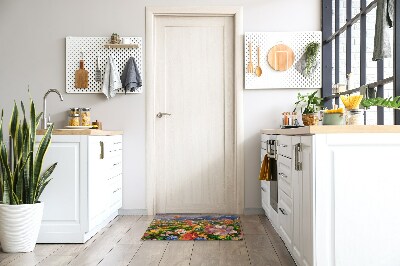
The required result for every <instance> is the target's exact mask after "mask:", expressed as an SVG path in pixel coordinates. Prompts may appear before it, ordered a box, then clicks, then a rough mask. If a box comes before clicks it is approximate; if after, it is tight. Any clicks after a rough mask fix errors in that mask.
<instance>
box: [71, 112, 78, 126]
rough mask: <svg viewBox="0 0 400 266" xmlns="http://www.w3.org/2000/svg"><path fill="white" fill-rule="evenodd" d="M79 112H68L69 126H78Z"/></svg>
mask: <svg viewBox="0 0 400 266" xmlns="http://www.w3.org/2000/svg"><path fill="white" fill-rule="evenodd" d="M79 117H80V116H79V114H71V113H70V114H69V117H68V125H69V126H71V127H78V126H79Z"/></svg>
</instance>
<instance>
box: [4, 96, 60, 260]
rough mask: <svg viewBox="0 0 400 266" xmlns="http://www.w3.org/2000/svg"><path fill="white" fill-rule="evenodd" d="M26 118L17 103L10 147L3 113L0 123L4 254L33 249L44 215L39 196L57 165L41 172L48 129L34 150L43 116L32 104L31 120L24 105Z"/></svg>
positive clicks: (10, 128)
mask: <svg viewBox="0 0 400 266" xmlns="http://www.w3.org/2000/svg"><path fill="white" fill-rule="evenodd" d="M21 109H22V113H23V119H22V120H20V118H19V112H18V107H17V105H16V104H15V103H14V108H13V111H12V115H11V119H10V124H9V129H8V131H9V136H10V148H9V149H7V145H6V142H5V141H4V139H3V111H2V112H1V120H0V242H1V248H2V249H3V251H4V252H30V251H32V250H33V249H34V247H35V244H36V241H37V237H38V234H39V229H40V225H41V221H42V216H43V203H42V202H40V201H39V198H40V195H41V194H42V192H43V190H44V189H45V187H46V186H47V184H48V183H49V182H50V180H51V178H50V176H51V174H52V173H53V171H54V169H55V167H56V165H57V163H54V164H52V165H51V166H50V167H49V168H48V169H47V170H45V171H43V172H42V164H43V159H44V156H45V153H46V151H47V149H48V147H49V145H50V142H51V134H52V131H53V125H51V126H49V128H48V129H47V131H46V133H45V134H44V136H43V137H42V139H41V141H40V143H39V145H38V146H37V147H35V140H36V130H37V127H38V124H39V121H40V117H41V114H39V115H36V111H35V104H34V103H33V101H32V100H31V102H30V118H29V121H28V120H27V118H26V116H25V108H24V104H23V103H22V102H21Z"/></svg>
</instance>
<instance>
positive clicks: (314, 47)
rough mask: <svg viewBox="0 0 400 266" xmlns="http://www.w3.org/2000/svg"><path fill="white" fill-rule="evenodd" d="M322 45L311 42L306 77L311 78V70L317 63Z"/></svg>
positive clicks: (308, 47)
mask: <svg viewBox="0 0 400 266" xmlns="http://www.w3.org/2000/svg"><path fill="white" fill-rule="evenodd" d="M319 47H320V44H319V43H317V42H311V43H309V44H308V45H307V47H306V73H305V74H306V76H307V77H309V76H310V74H311V68H312V66H313V65H314V64H315V62H316V61H317V55H318V51H319Z"/></svg>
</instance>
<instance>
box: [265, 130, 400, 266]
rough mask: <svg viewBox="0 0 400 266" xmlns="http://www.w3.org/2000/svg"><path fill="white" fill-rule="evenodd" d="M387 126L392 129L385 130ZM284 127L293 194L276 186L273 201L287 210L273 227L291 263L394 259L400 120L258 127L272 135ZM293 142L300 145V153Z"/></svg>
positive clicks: (352, 264)
mask: <svg viewBox="0 0 400 266" xmlns="http://www.w3.org/2000/svg"><path fill="white" fill-rule="evenodd" d="M386 128H387V130H388V131H389V130H390V131H391V132H392V133H384V132H385V129H386ZM325 130H326V131H327V132H328V133H325ZM341 130H347V131H348V133H340V131H341ZM357 130H358V131H359V132H357ZM368 130H371V131H372V132H374V133H368ZM313 131H314V132H313ZM397 131H399V132H397ZM285 132H287V133H286V134H287V136H285V137H286V138H287V137H290V138H291V143H292V149H293V150H292V176H291V192H292V194H291V195H292V197H290V195H289V194H288V193H287V191H283V190H282V189H280V192H281V193H280V194H279V202H278V205H279V207H281V208H283V209H284V212H285V213H287V214H288V215H284V214H283V213H281V212H280V211H279V212H280V214H279V221H278V223H279V225H280V226H279V230H278V229H276V230H277V231H278V233H279V235H280V236H281V238H282V239H283V241H284V243H285V245H286V246H287V248H288V250H289V252H290V253H291V255H292V256H293V258H294V260H295V262H296V264H297V265H302V266H303V265H304V266H308V265H323V266H334V265H340V266H342V265H343V266H358V265H360V266H361V265H362V266H375V265H382V266H383V265H400V246H399V245H398V244H397V243H398V239H399V238H400V227H399V226H398V225H399V224H400V212H398V211H395V210H397V209H398V202H400V193H399V192H398V191H399V187H400V178H399V170H398V154H400V128H399V127H397V128H394V127H385V126H381V127H356V126H354V127H344V126H343V127H334V126H325V127H324V126H323V127H310V128H308V127H305V128H300V129H295V130H263V131H262V133H263V134H264V135H268V134H278V139H279V134H285ZM278 145H279V143H278ZM295 148H300V150H299V151H298V154H296V153H295ZM297 163H299V164H297ZM290 214H291V215H292V218H291V219H292V225H290ZM282 228H283V230H282ZM288 236H289V237H288ZM290 236H291V237H290Z"/></svg>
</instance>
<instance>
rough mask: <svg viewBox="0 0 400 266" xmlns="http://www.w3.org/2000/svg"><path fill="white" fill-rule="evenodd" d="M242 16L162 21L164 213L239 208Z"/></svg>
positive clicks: (158, 44)
mask: <svg viewBox="0 0 400 266" xmlns="http://www.w3.org/2000/svg"><path fill="white" fill-rule="evenodd" d="M234 43H235V42H234V18H233V17H232V16H221V17H218V16H204V17H203V16H196V17H184V16H159V17H157V18H156V21H155V43H154V45H155V55H154V57H155V58H154V60H155V64H156V65H155V110H154V111H155V113H158V112H160V113H169V114H171V115H163V116H162V117H156V118H155V119H156V121H155V143H156V161H155V165H154V167H155V168H156V169H155V175H156V196H155V197H156V201H155V203H156V212H157V213H229V212H234V211H235V207H236V206H235V204H236V180H235V170H234V169H235V163H234V159H235V156H234V152H235V150H234V148H235V127H234V126H235V124H234V121H235V109H234V108H235V106H234V99H235V98H234V96H235V95H234Z"/></svg>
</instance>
